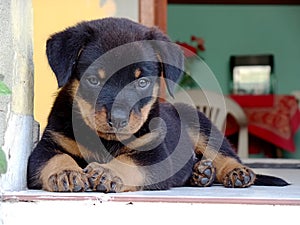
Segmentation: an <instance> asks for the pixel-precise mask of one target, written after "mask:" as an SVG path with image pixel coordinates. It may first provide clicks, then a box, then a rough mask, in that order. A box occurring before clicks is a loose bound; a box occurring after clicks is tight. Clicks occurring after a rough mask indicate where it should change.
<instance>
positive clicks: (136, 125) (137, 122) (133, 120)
mask: <svg viewBox="0 0 300 225" xmlns="http://www.w3.org/2000/svg"><path fill="white" fill-rule="evenodd" d="M158 89H159V88H158V84H156V85H155V86H154V88H153V94H152V95H153V96H154V97H153V98H152V99H151V100H150V102H148V103H147V104H146V105H145V106H144V107H143V108H141V114H140V115H138V114H135V113H134V112H132V113H131V114H130V117H129V123H128V125H127V127H125V128H127V129H128V131H129V133H131V134H134V133H136V132H137V131H138V130H139V129H140V128H141V127H142V126H143V124H144V123H145V122H146V120H147V119H148V116H149V112H150V110H151V109H152V107H153V104H154V103H155V102H156V96H157V94H158Z"/></svg>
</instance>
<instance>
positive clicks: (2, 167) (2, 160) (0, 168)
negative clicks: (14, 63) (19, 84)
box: [0, 80, 11, 174]
mask: <svg viewBox="0 0 300 225" xmlns="http://www.w3.org/2000/svg"><path fill="white" fill-rule="evenodd" d="M8 94H11V91H10V90H9V88H8V87H7V86H6V85H5V84H4V83H3V82H2V81H1V80H0V95H8ZM6 171H7V161H6V156H5V152H4V151H3V150H2V148H1V147H0V174H3V173H6Z"/></svg>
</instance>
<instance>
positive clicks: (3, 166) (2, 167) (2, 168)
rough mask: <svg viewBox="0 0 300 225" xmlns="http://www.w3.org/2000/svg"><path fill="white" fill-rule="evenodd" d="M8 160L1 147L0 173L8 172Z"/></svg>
mask: <svg viewBox="0 0 300 225" xmlns="http://www.w3.org/2000/svg"><path fill="white" fill-rule="evenodd" d="M6 171H7V161H6V157H5V153H4V151H3V150H2V149H1V148H0V174H3V173H6Z"/></svg>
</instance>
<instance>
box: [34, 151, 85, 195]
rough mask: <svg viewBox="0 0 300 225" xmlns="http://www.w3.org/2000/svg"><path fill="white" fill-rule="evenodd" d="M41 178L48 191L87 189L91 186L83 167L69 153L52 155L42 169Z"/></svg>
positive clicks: (43, 186)
mask: <svg viewBox="0 0 300 225" xmlns="http://www.w3.org/2000/svg"><path fill="white" fill-rule="evenodd" d="M40 180H41V182H42V188H43V189H44V190H46V191H55V192H66V191H85V190H86V189H87V188H88V186H89V185H88V180H87V176H86V174H84V173H83V171H82V168H80V167H79V166H78V164H77V163H76V161H75V160H74V159H73V158H72V157H71V156H69V155H67V154H57V155H55V156H54V157H52V158H51V159H50V160H49V161H48V162H47V163H46V165H45V166H44V167H43V168H42V169H41V171H40Z"/></svg>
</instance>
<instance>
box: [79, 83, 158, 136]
mask: <svg viewBox="0 0 300 225" xmlns="http://www.w3.org/2000/svg"><path fill="white" fill-rule="evenodd" d="M158 89H159V87H158V84H156V85H155V86H154V89H153V96H154V97H153V98H152V100H151V101H150V102H148V104H147V105H145V106H144V107H143V108H142V109H141V113H140V114H136V113H133V112H132V113H131V114H130V116H129V123H128V125H127V126H126V127H124V128H122V129H121V130H119V131H117V132H116V131H115V130H114V129H113V128H112V127H110V126H109V125H108V122H107V110H106V109H105V108H102V109H101V110H99V111H97V112H95V109H94V106H92V105H91V104H90V103H89V102H87V101H86V100H84V99H83V98H81V97H80V96H76V97H75V101H76V102H77V104H78V106H79V110H80V112H81V116H82V118H83V120H84V122H85V123H86V124H87V125H88V126H89V127H90V128H91V129H92V130H94V131H95V132H97V134H98V135H99V136H100V137H102V138H104V139H107V140H125V139H127V138H129V137H130V136H131V135H132V134H134V133H136V132H137V131H138V130H139V129H140V128H141V127H142V125H143V124H144V123H145V122H146V120H147V119H148V115H149V112H150V110H151V108H152V106H153V104H154V103H155V101H156V96H157V94H158Z"/></svg>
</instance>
